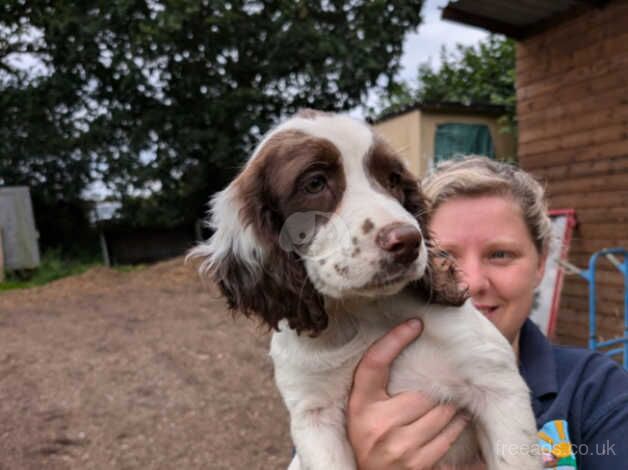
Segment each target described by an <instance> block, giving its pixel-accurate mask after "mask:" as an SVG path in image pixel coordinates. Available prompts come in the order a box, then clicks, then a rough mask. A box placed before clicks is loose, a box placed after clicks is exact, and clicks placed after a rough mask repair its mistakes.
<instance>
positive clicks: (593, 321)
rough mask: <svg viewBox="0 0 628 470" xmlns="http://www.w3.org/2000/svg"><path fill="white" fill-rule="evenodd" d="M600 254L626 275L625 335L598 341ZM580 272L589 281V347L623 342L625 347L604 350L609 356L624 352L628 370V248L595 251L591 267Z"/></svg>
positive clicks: (605, 346)
mask: <svg viewBox="0 0 628 470" xmlns="http://www.w3.org/2000/svg"><path fill="white" fill-rule="evenodd" d="M614 255H621V256H623V257H624V261H623V263H620V262H616V261H614V259H613V256H614ZM600 256H606V257H607V258H609V259H610V260H611V262H612V264H613V266H615V267H616V268H617V269H618V270H619V271H620V272H621V273H622V274H623V275H624V336H623V338H616V339H612V340H609V341H602V342H598V341H597V315H596V301H597V294H596V289H595V267H596V264H597V260H598V258H599V257H600ZM578 274H579V275H580V276H581V277H583V278H584V279H586V280H587V282H588V283H589V349H592V350H594V351H595V350H597V349H599V348H607V347H611V346H616V345H618V344H622V343H623V347H618V348H614V349H611V350H609V351H604V352H605V353H606V355H607V356H615V355H617V354H621V353H623V359H624V369H627V370H628V250H626V249H625V248H607V249H604V250H600V251H597V252H595V253H593V255H592V256H591V259H590V260H589V269H586V270H581V271H579V272H578Z"/></svg>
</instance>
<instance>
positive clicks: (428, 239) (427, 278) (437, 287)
mask: <svg viewBox="0 0 628 470" xmlns="http://www.w3.org/2000/svg"><path fill="white" fill-rule="evenodd" d="M365 170H366V173H367V176H369V178H370V181H371V184H372V185H373V186H374V187H375V189H377V190H379V191H381V192H383V193H385V194H388V195H390V196H391V197H393V198H395V199H397V200H398V201H399V203H400V204H401V205H402V206H403V207H404V209H406V210H407V211H408V212H409V213H410V214H412V215H413V216H414V217H415V218H416V219H417V221H418V223H419V226H420V227H421V232H422V235H423V239H424V241H425V244H426V246H428V247H430V246H431V245H432V239H433V238H432V236H431V234H430V233H429V230H428V229H427V227H428V225H429V212H428V210H429V201H428V199H427V197H426V196H425V195H424V194H423V192H422V191H421V187H420V184H419V181H418V180H417V178H415V177H414V175H412V174H411V173H410V172H409V171H408V169H407V168H406V167H405V165H404V164H403V163H402V160H401V158H400V156H399V155H398V154H397V153H396V152H395V151H394V150H393V149H392V147H391V146H390V145H389V144H387V143H386V142H385V141H384V140H383V139H381V138H380V137H377V136H376V137H375V139H374V142H373V145H372V147H371V149H370V151H369V154H368V155H367V157H366V161H365ZM435 263H436V260H435V259H434V253H433V250H431V249H430V250H429V251H428V269H427V272H426V273H425V275H424V276H423V277H422V278H421V279H420V280H418V281H417V282H415V283H413V284H414V285H415V287H416V288H417V289H418V291H419V292H420V294H421V296H422V297H423V298H425V299H428V300H429V301H431V302H433V303H438V304H443V305H455V306H459V305H462V304H463V303H464V301H465V300H466V298H467V293H466V292H464V291H463V292H461V291H460V289H459V287H458V282H457V279H456V270H455V267H454V268H452V269H447V270H444V269H442V267H440V268H438V269H437V267H436V266H435Z"/></svg>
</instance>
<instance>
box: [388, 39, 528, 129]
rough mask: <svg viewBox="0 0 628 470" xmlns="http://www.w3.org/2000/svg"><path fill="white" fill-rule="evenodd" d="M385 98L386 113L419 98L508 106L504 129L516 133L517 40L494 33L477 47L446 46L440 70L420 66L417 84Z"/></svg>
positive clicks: (422, 100) (424, 100) (400, 89)
mask: <svg viewBox="0 0 628 470" xmlns="http://www.w3.org/2000/svg"><path fill="white" fill-rule="evenodd" d="M382 101H383V103H382V107H383V108H384V111H383V113H387V112H389V111H392V110H395V109H401V108H402V107H403V106H406V105H408V104H410V103H414V102H417V101H418V102H442V101H453V102H458V103H464V104H472V103H484V104H486V103H490V104H498V105H502V106H504V107H505V109H506V113H505V115H504V117H503V118H502V123H503V127H504V131H506V132H516V97H515V43H514V42H513V41H512V40H510V39H506V38H502V37H499V36H493V35H491V36H489V37H488V38H487V39H486V40H485V41H482V42H480V43H479V44H478V45H477V46H463V45H460V44H458V45H457V46H456V47H455V49H454V51H449V50H447V49H446V48H443V49H442V50H441V67H440V69H438V70H435V69H433V68H432V66H431V65H430V64H422V65H420V66H419V69H418V72H417V80H416V82H415V83H414V84H409V83H406V84H403V85H401V86H399V87H398V88H395V89H393V91H392V93H391V95H390V97H387V98H386V99H385V100H382Z"/></svg>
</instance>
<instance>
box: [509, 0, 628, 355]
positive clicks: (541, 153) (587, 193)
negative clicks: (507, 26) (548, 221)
mask: <svg viewBox="0 0 628 470" xmlns="http://www.w3.org/2000/svg"><path fill="white" fill-rule="evenodd" d="M517 101H518V105H517V106H518V116H519V149H518V154H519V161H520V164H521V166H522V167H523V168H525V169H526V170H529V171H531V172H532V173H533V174H535V175H537V176H538V177H540V178H542V179H544V180H545V181H546V182H547V189H548V194H549V197H550V205H551V207H552V208H554V209H560V208H574V209H576V215H577V219H578V222H579V223H578V226H577V228H576V231H575V232H574V238H573V241H572V244H571V250H570V257H569V258H570V261H571V262H572V263H574V264H576V265H577V266H580V267H586V266H587V263H588V259H589V257H590V255H591V254H592V253H593V252H594V251H596V250H599V249H601V248H607V247H614V246H623V247H626V248H628V1H625V0H616V1H614V2H609V3H608V4H607V6H606V7H605V8H603V9H600V10H592V11H589V12H588V13H586V14H583V15H581V16H577V17H574V18H571V19H567V20H565V21H564V22H562V23H560V24H558V25H555V26H553V27H551V28H549V29H548V30H547V31H545V32H543V33H541V34H538V35H536V36H533V37H531V38H529V39H526V40H524V41H521V42H520V43H519V45H518V47H517ZM599 266H600V269H599V271H598V272H599V276H598V277H599V281H598V287H599V291H598V297H599V301H598V306H597V310H598V316H599V321H598V332H599V335H600V337H601V338H603V339H609V338H611V337H616V336H620V335H621V334H622V332H623V280H622V277H621V275H620V274H619V273H618V272H617V270H616V269H615V268H613V267H612V266H611V265H610V264H609V263H608V262H607V261H603V262H601V263H600V265H599ZM587 299H588V291H587V283H586V282H584V281H581V280H580V279H579V278H578V277H577V276H569V277H567V279H566V282H565V285H564V288H563V295H562V298H561V309H560V313H559V317H558V323H557V329H556V340H557V341H558V342H560V343H564V344H578V345H585V344H586V338H587V333H588V329H587V325H588V300H587Z"/></svg>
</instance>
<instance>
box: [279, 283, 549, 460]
mask: <svg viewBox="0 0 628 470" xmlns="http://www.w3.org/2000/svg"><path fill="white" fill-rule="evenodd" d="M347 307H350V308H358V306H357V305H345V309H346V308H347ZM362 307H363V310H362V311H355V310H354V311H353V313H351V314H348V313H347V312H346V311H345V312H342V315H339V316H338V318H337V319H336V320H335V321H336V322H337V323H335V324H332V325H330V326H332V327H331V328H330V329H329V331H327V332H324V333H323V334H322V335H321V336H319V337H317V338H310V337H308V336H304V335H297V334H296V333H295V332H293V331H292V330H288V329H285V330H282V331H280V332H278V333H275V334H274V335H273V339H272V343H271V356H272V358H273V362H274V365H275V377H276V381H277V385H278V388H279V390H280V392H281V394H282V397H283V398H284V400H285V403H286V405H287V407H288V409H289V411H290V415H291V428H292V434H293V439H294V441H295V446H296V448H297V457H295V459H294V461H293V463H292V464H291V467H290V469H291V470H292V469H299V468H301V469H305V468H307V469H318V468H320V469H323V468H325V469H338V470H345V469H353V468H355V462H354V459H353V454H352V450H351V448H350V446H349V444H348V442H347V439H346V436H345V415H344V409H345V406H346V403H347V398H348V393H349V390H350V387H351V381H352V376H353V371H354V369H355V367H356V365H357V363H358V362H359V360H360V358H361V357H362V355H363V354H364V352H365V350H366V349H367V348H368V347H369V346H370V345H371V344H372V343H373V342H374V341H375V340H377V339H378V338H380V337H381V336H383V335H384V334H385V333H386V332H388V331H389V330H390V329H391V328H392V327H393V326H395V325H397V324H398V323H400V322H401V321H403V320H404V319H408V318H412V317H419V318H421V319H422V320H423V324H424V329H423V333H422V334H421V336H420V338H419V339H418V340H417V341H415V342H414V343H412V344H411V345H410V346H409V347H408V348H406V349H405V350H404V351H403V352H402V354H401V355H400V356H399V357H398V359H397V360H396V361H395V363H394V364H393V368H392V371H391V375H390V382H389V390H388V391H389V393H390V394H395V393H399V392H402V391H407V390H419V391H422V392H425V393H426V394H428V395H429V396H430V397H431V398H432V399H434V400H435V401H437V402H452V403H454V404H455V405H457V406H459V407H460V408H461V409H464V410H466V411H467V412H468V413H470V414H471V415H472V416H473V423H472V425H471V426H469V427H468V428H467V430H466V431H465V433H463V435H462V436H461V438H460V439H459V440H458V441H457V442H456V443H455V444H454V446H453V447H452V449H451V450H450V451H449V453H448V454H447V456H446V458H445V459H444V460H443V462H442V463H443V464H447V465H464V464H465V463H470V462H472V461H473V460H474V459H475V458H476V457H477V455H478V453H479V452H480V451H481V453H482V454H483V456H484V459H485V460H486V462H487V466H488V468H489V469H491V470H495V469H499V470H502V469H503V470H505V469H510V470H513V469H515V470H524V469H530V470H532V469H537V468H541V464H540V461H539V459H538V457H535V456H532V455H529V454H526V453H525V452H516V453H511V454H512V455H509V454H508V452H507V451H508V449H510V447H509V444H508V445H507V443H512V442H514V443H520V444H521V445H522V446H531V445H532V444H533V443H534V439H535V437H534V436H535V422H534V417H533V415H532V412H531V410H530V407H529V396H528V389H527V387H526V385H525V383H524V382H523V380H522V379H521V377H520V376H519V374H518V371H517V367H516V362H515V358H514V354H513V351H512V349H511V347H510V345H509V344H508V343H507V341H506V340H505V338H504V337H503V336H502V335H501V334H500V333H499V332H498V331H497V330H496V329H495V328H494V326H493V325H492V324H491V323H490V322H489V321H488V320H487V319H486V318H484V317H483V316H482V314H481V313H479V312H478V311H476V310H475V309H474V308H473V307H472V305H471V304H470V302H468V303H466V304H465V305H464V306H463V307H461V308H460V307H456V308H454V307H442V306H437V305H425V304H423V303H422V302H420V301H419V300H417V299H415V298H413V296H412V295H411V294H410V293H409V292H408V291H404V292H402V293H400V294H398V295H395V296H392V297H387V298H382V299H378V300H376V301H372V302H369V303H365V304H363V305H362ZM332 321H334V320H332ZM338 436H342V438H341V439H339V437H338ZM522 448H523V447H522ZM515 454H517V455H515Z"/></svg>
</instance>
